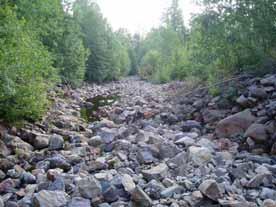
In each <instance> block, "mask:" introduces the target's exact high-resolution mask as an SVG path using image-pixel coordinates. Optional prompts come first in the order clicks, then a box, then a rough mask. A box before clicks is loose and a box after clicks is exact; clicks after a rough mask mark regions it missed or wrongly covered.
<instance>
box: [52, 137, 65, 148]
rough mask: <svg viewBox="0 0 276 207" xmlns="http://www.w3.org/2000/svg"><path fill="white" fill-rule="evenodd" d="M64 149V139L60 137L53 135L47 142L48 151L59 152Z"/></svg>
mask: <svg viewBox="0 0 276 207" xmlns="http://www.w3.org/2000/svg"><path fill="white" fill-rule="evenodd" d="M63 147H64V139H63V137H62V136H60V135H57V134H54V135H52V136H51V137H50V140H49V150H61V149H63Z"/></svg>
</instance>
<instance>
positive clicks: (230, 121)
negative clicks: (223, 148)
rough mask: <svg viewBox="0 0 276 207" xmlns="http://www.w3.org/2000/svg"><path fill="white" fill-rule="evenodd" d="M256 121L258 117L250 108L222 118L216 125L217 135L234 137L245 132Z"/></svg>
mask: <svg viewBox="0 0 276 207" xmlns="http://www.w3.org/2000/svg"><path fill="white" fill-rule="evenodd" d="M255 121H256V117H255V116H254V115H253V114H252V113H251V112H250V110H249V109H247V110H244V111H242V112H239V113H236V114H234V115H231V116H228V117H227V118H225V119H223V120H221V121H220V122H219V123H218V124H217V127H216V135H217V136H218V137H219V138H225V137H232V136H235V135H238V134H244V132H245V131H246V130H247V129H248V127H249V126H250V125H251V124H252V123H254V122H255Z"/></svg>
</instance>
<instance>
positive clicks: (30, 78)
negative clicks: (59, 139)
mask: <svg viewBox="0 0 276 207" xmlns="http://www.w3.org/2000/svg"><path fill="white" fill-rule="evenodd" d="M0 44H1V47H0V116H1V117H2V118H4V119H6V120H8V121H17V120H20V119H28V120H36V119H37V118H39V117H40V116H41V115H42V113H43V112H44V111H45V109H46V107H47V98H46V91H47V89H48V88H49V87H50V86H51V85H53V83H54V80H55V77H56V76H55V74H56V73H55V70H54V69H53V67H52V66H51V65H52V61H51V56H50V54H49V53H48V51H47V50H46V49H45V48H44V46H43V45H42V44H41V43H40V42H39V41H38V40H37V39H36V35H34V34H33V33H32V32H31V31H30V30H28V27H26V25H25V23H24V21H20V20H18V19H17V17H16V14H15V12H13V10H12V8H11V7H9V6H6V5H5V6H3V7H1V8H0Z"/></svg>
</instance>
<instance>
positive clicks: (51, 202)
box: [34, 190, 69, 207]
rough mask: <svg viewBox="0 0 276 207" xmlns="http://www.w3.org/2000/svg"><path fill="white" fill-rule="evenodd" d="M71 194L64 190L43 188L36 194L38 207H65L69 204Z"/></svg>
mask: <svg viewBox="0 0 276 207" xmlns="http://www.w3.org/2000/svg"><path fill="white" fill-rule="evenodd" d="M68 199H69V196H68V195H67V194H66V193H65V192H63V191H47V190H42V191H40V192H38V193H36V194H35V195H34V204H35V206H36V207H63V206H65V205H66V204H67V202H68Z"/></svg>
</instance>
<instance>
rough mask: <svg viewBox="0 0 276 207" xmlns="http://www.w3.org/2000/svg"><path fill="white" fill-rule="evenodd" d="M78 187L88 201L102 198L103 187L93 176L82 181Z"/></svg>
mask: <svg viewBox="0 0 276 207" xmlns="http://www.w3.org/2000/svg"><path fill="white" fill-rule="evenodd" d="M77 185H78V189H79V192H80V194H81V196H82V197H84V198H87V199H95V198H98V197H101V191H102V189H101V185H100V183H99V181H98V180H96V179H95V178H94V177H93V176H89V177H86V178H83V179H81V180H80V181H78V184H77Z"/></svg>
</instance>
